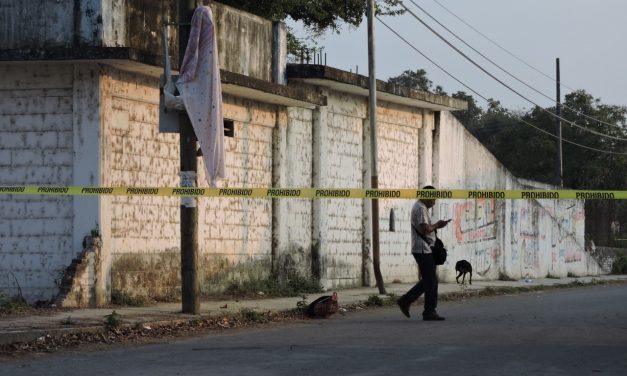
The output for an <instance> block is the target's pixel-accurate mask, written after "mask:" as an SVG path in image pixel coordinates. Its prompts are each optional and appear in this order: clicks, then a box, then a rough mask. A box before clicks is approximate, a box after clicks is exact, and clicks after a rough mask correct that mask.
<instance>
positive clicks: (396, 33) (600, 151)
mask: <svg viewBox="0 0 627 376" xmlns="http://www.w3.org/2000/svg"><path fill="white" fill-rule="evenodd" d="M375 18H376V19H377V20H378V21H379V22H381V24H383V26H385V27H386V28H387V29H388V30H390V31H391V32H392V33H393V34H394V35H396V36H397V37H398V38H399V39H400V40H402V41H403V42H405V43H406V44H407V45H408V46H409V47H410V48H411V49H413V50H414V51H416V52H418V53H419V54H420V55H422V57H424V58H425V59H427V60H428V61H429V62H431V63H432V64H433V65H435V66H436V67H437V68H439V69H440V70H441V71H442V72H444V73H445V74H446V75H448V76H449V77H451V78H453V79H454V80H455V81H457V82H458V83H460V84H461V85H463V86H464V87H465V88H467V89H468V90H470V91H471V92H473V93H474V94H475V95H477V96H479V97H480V98H481V99H483V100H485V101H486V102H490V100H489V99H487V98H486V97H485V96H483V95H481V94H480V93H478V92H477V91H476V90H474V89H473V88H471V87H470V86H468V85H466V84H465V83H463V82H462V81H461V80H459V79H458V78H457V77H455V76H454V75H453V74H452V73H450V72H448V71H447V70H446V69H444V68H443V67H442V66H440V65H439V64H437V63H436V62H435V61H434V60H433V59H431V58H430V57H428V56H427V55H426V54H425V53H423V52H422V51H420V50H419V49H418V48H417V47H416V46H414V45H413V44H412V43H411V42H409V41H408V40H407V39H406V38H404V37H403V36H402V35H400V34H399V33H398V32H397V31H396V30H394V29H393V28H392V27H390V26H389V25H388V24H386V23H385V22H384V21H383V20H382V19H381V18H379V17H378V16H375ZM510 115H512V116H514V117H515V118H516V119H518V120H520V121H521V122H522V123H523V124H526V125H528V126H531V127H533V128H535V129H536V130H538V131H540V132H542V133H545V134H547V135H549V136H551V137H553V138H555V139H558V140H561V141H563V142H566V143H568V144H571V145H574V146H577V147H581V148H584V149H588V150H591V151H595V152H599V153H604V154H614V155H627V152H626V153H619V152H614V151H610V150H601V149H596V148H593V147H590V146H586V145H581V144H578V143H576V142H574V141H570V140H568V139H565V138H560V137H559V136H556V135H554V134H552V133H550V132H547V131H545V130H543V129H541V128H539V127H537V126H535V125H533V124H531V123H529V122H527V121H525V120H524V119H523V118H522V117H520V116H518V115H516V114H511V113H510Z"/></svg>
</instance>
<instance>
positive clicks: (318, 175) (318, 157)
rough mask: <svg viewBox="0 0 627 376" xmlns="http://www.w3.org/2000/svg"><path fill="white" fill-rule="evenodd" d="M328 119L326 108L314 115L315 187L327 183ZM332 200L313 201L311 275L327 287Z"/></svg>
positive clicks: (316, 110)
mask: <svg viewBox="0 0 627 376" xmlns="http://www.w3.org/2000/svg"><path fill="white" fill-rule="evenodd" d="M328 118H329V111H328V108H327V107H326V106H323V107H318V108H317V109H315V110H314V113H313V156H312V163H313V166H312V169H313V187H314V188H322V187H325V186H326V185H327V184H326V183H327V181H326V179H325V177H326V175H327V174H326V171H328V164H329V159H328V158H329V155H328V154H329V153H328V152H327V145H326V142H325V141H326V140H327V138H328V136H327V133H328ZM329 202H330V200H316V199H314V200H313V210H312V211H313V213H312V217H313V220H312V234H311V243H312V249H311V273H312V275H313V276H314V277H315V278H318V279H319V280H320V282H321V284H322V285H323V286H325V278H326V272H325V266H324V250H325V243H326V242H325V235H324V232H325V231H324V230H325V229H324V217H325V215H326V212H327V210H328V209H327V208H328V204H329Z"/></svg>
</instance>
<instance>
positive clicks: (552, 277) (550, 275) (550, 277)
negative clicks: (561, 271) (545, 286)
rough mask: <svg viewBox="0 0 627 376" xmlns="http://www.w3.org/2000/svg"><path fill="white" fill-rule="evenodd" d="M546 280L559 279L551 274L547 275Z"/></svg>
mask: <svg viewBox="0 0 627 376" xmlns="http://www.w3.org/2000/svg"><path fill="white" fill-rule="evenodd" d="M546 278H548V279H560V277H559V276H557V275H555V274H551V273H549V274H547V275H546Z"/></svg>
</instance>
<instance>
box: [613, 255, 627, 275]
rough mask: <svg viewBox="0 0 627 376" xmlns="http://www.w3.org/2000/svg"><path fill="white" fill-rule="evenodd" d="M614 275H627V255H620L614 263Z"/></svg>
mask: <svg viewBox="0 0 627 376" xmlns="http://www.w3.org/2000/svg"><path fill="white" fill-rule="evenodd" d="M612 274H627V255H625V254H620V255H617V256H616V259H615V260H614V262H613V263H612Z"/></svg>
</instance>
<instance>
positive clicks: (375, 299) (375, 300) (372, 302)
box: [364, 295, 383, 307]
mask: <svg viewBox="0 0 627 376" xmlns="http://www.w3.org/2000/svg"><path fill="white" fill-rule="evenodd" d="M364 304H365V305H366V306H368V307H372V306H376V307H382V306H383V299H381V297H379V295H370V296H369V297H368V299H367V300H366V301H365V302H364Z"/></svg>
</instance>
